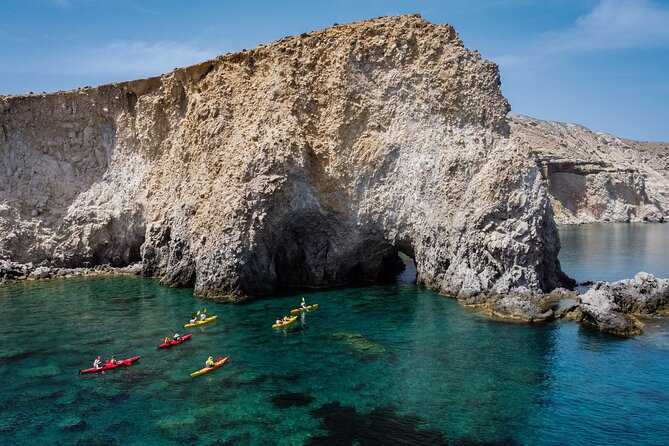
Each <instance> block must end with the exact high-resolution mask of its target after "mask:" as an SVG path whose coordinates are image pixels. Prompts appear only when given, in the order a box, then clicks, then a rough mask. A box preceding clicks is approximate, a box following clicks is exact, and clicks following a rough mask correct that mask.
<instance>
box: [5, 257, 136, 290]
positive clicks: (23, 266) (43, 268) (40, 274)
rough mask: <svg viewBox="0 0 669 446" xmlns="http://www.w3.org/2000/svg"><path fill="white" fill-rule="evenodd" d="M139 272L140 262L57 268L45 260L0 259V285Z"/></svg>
mask: <svg viewBox="0 0 669 446" xmlns="http://www.w3.org/2000/svg"><path fill="white" fill-rule="evenodd" d="M141 273H142V264H141V263H133V264H130V265H128V266H124V267H115V266H111V265H96V266H92V267H80V268H59V267H53V266H50V265H48V264H47V263H46V262H43V263H40V264H34V263H32V262H28V263H18V262H12V261H10V260H0V285H5V284H10V283H16V282H23V281H31V280H45V279H57V278H68V277H81V276H100V275H111V274H123V275H140V274H141Z"/></svg>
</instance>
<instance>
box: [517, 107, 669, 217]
mask: <svg viewBox="0 0 669 446" xmlns="http://www.w3.org/2000/svg"><path fill="white" fill-rule="evenodd" d="M509 123H510V127H511V134H512V140H513V141H514V143H516V144H520V145H522V146H524V147H525V148H527V149H529V150H530V151H531V152H532V153H533V156H534V157H535V158H536V160H537V164H538V165H539V166H541V167H542V170H543V172H544V176H545V177H546V178H547V179H548V190H549V193H550V196H551V201H552V204H553V209H554V211H555V219H556V221H557V222H558V223H563V224H564V223H595V222H632V221H652V222H661V221H664V220H665V219H667V218H669V144H667V143H648V142H639V141H630V140H624V139H620V138H616V137H615V136H612V135H609V134H606V133H601V132H593V131H590V130H588V129H586V128H585V127H581V126H579V125H574V124H563V123H559V122H546V121H541V120H538V119H533V118H528V117H526V116H511V117H510V119H509Z"/></svg>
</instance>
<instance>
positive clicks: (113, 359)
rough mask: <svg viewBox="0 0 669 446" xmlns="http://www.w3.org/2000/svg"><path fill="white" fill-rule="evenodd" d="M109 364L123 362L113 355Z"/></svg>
mask: <svg viewBox="0 0 669 446" xmlns="http://www.w3.org/2000/svg"><path fill="white" fill-rule="evenodd" d="M109 362H111V363H112V364H121V362H122V361H119V360H118V359H116V355H112V357H111V360H110V361H109Z"/></svg>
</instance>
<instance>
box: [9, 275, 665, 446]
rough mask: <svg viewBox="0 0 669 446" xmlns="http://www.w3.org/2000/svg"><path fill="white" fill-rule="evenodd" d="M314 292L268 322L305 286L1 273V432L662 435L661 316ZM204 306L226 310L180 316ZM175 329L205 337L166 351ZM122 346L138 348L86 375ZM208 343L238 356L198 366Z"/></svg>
mask: <svg viewBox="0 0 669 446" xmlns="http://www.w3.org/2000/svg"><path fill="white" fill-rule="evenodd" d="M570 266H573V265H570ZM632 274H633V273H632ZM305 296H306V298H307V302H308V303H319V304H320V308H319V309H318V310H315V311H311V312H309V314H306V315H304V316H303V318H301V319H299V320H298V322H297V323H295V324H293V325H292V326H290V327H286V328H285V329H279V330H273V329H271V328H270V326H271V325H272V323H273V321H274V319H276V317H277V316H280V315H283V314H284V313H286V312H287V310H289V309H290V308H294V307H296V306H297V304H298V302H299V298H298V297H296V296H284V297H277V298H274V299H266V300H260V301H255V302H252V303H249V304H245V305H238V306H234V305H225V304H217V303H213V302H210V301H204V300H200V299H198V298H195V297H192V296H191V290H175V289H169V288H163V287H161V286H159V285H158V283H157V282H156V281H154V280H146V279H141V278H137V277H115V278H110V277H90V278H80V279H67V280H52V281H45V282H32V283H26V284H18V285H12V286H5V287H0V303H1V305H0V339H2V340H3V343H2V345H1V346H0V379H1V380H2V383H3V386H2V387H0V411H1V414H2V417H0V444H62V445H72V444H85V445H95V444H104V445H114V444H121V445H140V444H164V445H189V444H194V445H221V444H231V445H232V444H236V445H247V444H248V445H264V444H279V445H303V444H304V445H319V444H324V445H354V444H355V445H363V446H364V445H395V444H397V445H399V444H402V445H440V444H455V445H476V444H527V445H530V444H546V445H558V444H560V445H563V444H573V445H595V444H630V445H631V444H635V445H638V444H644V445H663V444H667V439H668V438H669V322H667V321H666V320H664V319H653V320H649V321H647V333H646V334H644V335H642V336H639V337H637V338H634V339H626V340H624V339H617V338H613V337H610V336H606V335H602V334H600V333H597V332H595V331H592V330H590V329H588V328H584V327H580V326H579V325H577V324H574V323H568V322H553V323H548V324H541V325H524V324H513V323H505V322H498V321H492V320H489V319H487V318H485V317H483V316H481V315H480V314H479V313H478V312H476V311H475V310H471V309H466V308H463V307H461V306H460V305H459V304H458V303H457V302H455V301H454V300H452V299H448V298H445V297H442V296H439V295H438V294H436V293H433V292H429V291H426V290H423V289H420V288H418V287H416V286H415V285H412V284H399V285H395V286H379V287H371V288H354V289H346V290H333V291H327V292H318V293H310V294H306V295H305ZM204 306H206V308H207V314H210V315H213V314H218V316H219V318H218V321H217V322H215V323H213V324H209V325H204V326H201V327H196V328H194V329H190V330H183V329H180V328H179V326H180V325H181V324H183V323H185V322H186V321H187V319H188V317H189V316H190V315H191V314H192V313H193V312H194V311H196V310H197V309H200V308H202V307H204ZM170 328H171V329H177V330H179V331H180V332H182V333H185V332H187V331H188V332H191V333H193V334H194V336H193V338H192V339H191V340H190V341H187V342H185V343H183V344H181V345H178V346H176V347H173V348H172V349H166V350H157V349H156V346H157V345H158V343H160V340H161V338H163V337H164V336H166V335H169V334H170ZM112 354H115V355H117V357H119V358H124V357H130V356H134V355H142V359H141V360H140V361H139V362H138V363H136V364H135V365H133V366H132V367H123V368H119V369H116V370H112V371H108V372H107V373H106V374H105V375H78V374H77V371H78V370H79V369H82V368H88V367H90V366H91V365H92V362H93V359H94V358H95V357H96V356H97V355H102V356H103V357H109V356H111V355H112ZM209 355H213V356H214V357H217V356H225V355H231V359H230V361H229V363H228V364H226V365H224V366H223V367H221V368H220V369H217V370H215V371H213V372H211V373H209V374H207V375H204V376H201V377H198V378H195V379H192V378H190V376H189V374H190V372H192V371H195V370H198V369H199V368H201V367H202V366H203V364H204V361H205V359H206V358H207V356H209Z"/></svg>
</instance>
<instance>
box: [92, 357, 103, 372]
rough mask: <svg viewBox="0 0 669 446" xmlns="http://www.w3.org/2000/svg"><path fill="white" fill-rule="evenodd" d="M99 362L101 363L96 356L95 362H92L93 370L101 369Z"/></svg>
mask: <svg viewBox="0 0 669 446" xmlns="http://www.w3.org/2000/svg"><path fill="white" fill-rule="evenodd" d="M100 362H102V361H100V357H99V356H98V359H96V360H95V361H93V368H94V369H99V368H101V367H102V366H101V365H100Z"/></svg>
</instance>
